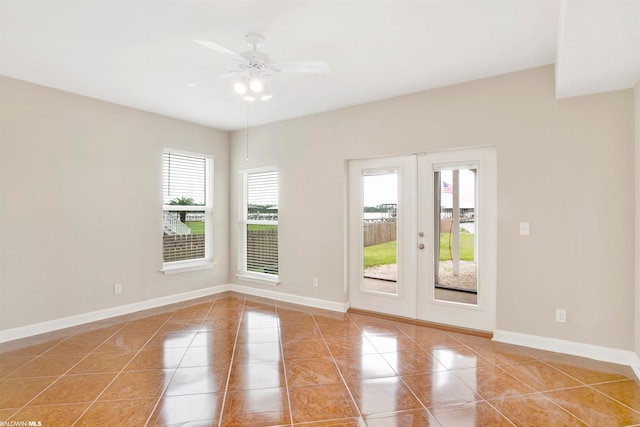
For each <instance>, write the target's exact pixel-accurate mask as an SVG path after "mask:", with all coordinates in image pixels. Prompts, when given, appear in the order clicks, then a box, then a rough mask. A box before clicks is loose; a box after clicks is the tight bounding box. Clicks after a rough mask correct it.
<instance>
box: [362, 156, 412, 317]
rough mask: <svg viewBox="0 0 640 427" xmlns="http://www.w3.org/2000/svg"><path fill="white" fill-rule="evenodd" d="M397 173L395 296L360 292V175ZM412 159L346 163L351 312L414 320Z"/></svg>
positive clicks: (407, 157) (409, 157)
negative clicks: (392, 171)
mask: <svg viewBox="0 0 640 427" xmlns="http://www.w3.org/2000/svg"><path fill="white" fill-rule="evenodd" d="M391 168H396V169H397V170H398V210H397V216H396V221H397V225H396V227H397V229H396V236H397V254H398V260H399V261H401V262H400V263H398V272H397V280H398V281H397V294H395V295H394V294H389V293H381V292H374V291H368V290H365V289H364V278H363V249H364V245H363V241H362V229H363V223H364V218H363V210H362V207H363V171H365V170H375V169H391ZM416 182H417V176H416V156H415V155H408V156H394V157H383V158H375V159H365V160H352V161H350V162H349V303H350V306H351V307H353V308H358V309H362V310H369V311H376V312H380V313H385V314H391V315H395V316H401V317H408V318H411V319H415V318H416V308H417V307H416V293H417V291H416V283H417V280H416V263H415V259H416V239H415V236H416Z"/></svg>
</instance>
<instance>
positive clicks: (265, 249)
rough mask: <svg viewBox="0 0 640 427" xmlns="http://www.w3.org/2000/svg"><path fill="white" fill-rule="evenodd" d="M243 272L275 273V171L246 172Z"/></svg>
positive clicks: (276, 251)
mask: <svg viewBox="0 0 640 427" xmlns="http://www.w3.org/2000/svg"><path fill="white" fill-rule="evenodd" d="M245 182H246V197H245V202H246V203H245V209H244V213H243V216H244V220H243V221H242V226H243V228H244V230H243V233H242V235H243V236H244V242H243V247H244V260H245V262H244V266H243V268H244V271H245V272H248V273H258V274H268V275H276V276H277V275H278V171H276V170H270V171H261V172H248V173H246V181H245Z"/></svg>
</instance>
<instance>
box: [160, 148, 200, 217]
mask: <svg viewBox="0 0 640 427" xmlns="http://www.w3.org/2000/svg"><path fill="white" fill-rule="evenodd" d="M162 169H163V176H164V181H163V186H162V189H163V191H162V198H163V201H164V204H165V205H167V204H169V203H170V202H171V201H172V200H176V199H180V198H185V199H189V198H190V199H192V200H193V203H192V204H194V205H202V206H204V205H206V204H207V191H206V189H207V159H206V158H205V157H195V156H190V155H183V154H175V153H171V152H164V153H163V159H162Z"/></svg>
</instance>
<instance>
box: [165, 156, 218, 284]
mask: <svg viewBox="0 0 640 427" xmlns="http://www.w3.org/2000/svg"><path fill="white" fill-rule="evenodd" d="M167 153H168V154H175V155H181V156H189V157H197V158H203V159H205V176H206V180H205V205H166V204H165V203H164V178H165V176H164V168H162V180H163V181H162V182H163V183H162V195H161V199H162V200H161V203H162V212H163V215H164V212H165V211H172V212H176V211H187V212H189V211H194V210H199V211H200V210H201V211H204V217H205V220H204V235H205V239H204V257H203V258H196V259H189V260H180V261H169V262H165V261H164V258H163V255H162V254H161V260H162V269H161V270H160V271H161V272H162V273H164V274H175V273H182V272H186V271H195V270H203V269H207V268H213V266H214V265H215V262H214V257H213V255H214V254H213V220H214V217H213V207H214V200H213V184H214V183H213V179H214V176H213V173H214V157H213V155H210V154H204V153H196V152H191V151H184V150H178V149H173V148H166V147H165V148H163V150H162V162H164V155H165V154H167ZM162 250H163V251H164V244H163V246H162Z"/></svg>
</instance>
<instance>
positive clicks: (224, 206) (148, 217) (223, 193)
mask: <svg viewBox="0 0 640 427" xmlns="http://www.w3.org/2000/svg"><path fill="white" fill-rule="evenodd" d="M0 84H1V91H2V92H1V95H2V96H1V108H2V110H1V122H0V126H1V132H2V133H1V145H0V189H1V193H0V194H1V197H0V202H1V204H0V229H1V230H2V231H1V235H0V236H1V239H0V262H1V264H0V305H1V307H2V308H1V309H0V330H4V329H10V328H14V327H19V326H23V325H29V324H33V323H37V322H42V321H47V320H53V319H59V318H63V317H66V316H71V315H76V314H82V313H87V312H91V311H95V310H100V309H105V308H111V307H116V306H119V305H123V304H129V303H134V302H139V301H144V300H148V299H152V298H158V297H162V296H168V295H173V294H179V293H182V292H187V291H193V290H197V289H202V288H205V287H209V286H214V285H218V284H224V283H228V282H227V280H228V265H229V262H228V231H227V230H228V188H229V183H228V176H229V172H228V163H229V143H228V134H227V133H226V132H221V131H217V130H213V129H210V128H206V127H202V126H196V125H193V124H188V123H185V122H181V121H178V120H174V119H169V118H166V117H162V116H158V115H154V114H150V113H146V112H142V111H138V110H135V109H131V108H126V107H122V106H118V105H114V104H110V103H106V102H102V101H98V100H95V99H91V98H85V97H81V96H77V95H73V94H70V93H66V92H61V91H58V90H54V89H50V88H46V87H42V86H37V85H33V84H29V83H26V82H22V81H18V80H13V79H8V78H1V80H0ZM163 147H171V148H178V149H182V150H189V151H195V152H201V153H207V154H212V155H213V156H214V157H215V160H214V161H215V202H216V204H215V226H214V228H215V231H214V232H215V235H216V238H215V258H216V262H217V265H216V266H215V268H214V269H210V270H203V271H197V272H189V273H182V274H175V275H170V276H165V275H163V274H162V273H160V272H159V270H160V267H161V265H162V240H161V239H162V233H161V229H162V228H161V227H162V226H161V223H162V220H161V186H162V178H161V177H162V164H161V162H162V161H161V158H162V149H163ZM114 283H122V285H123V293H122V295H113V291H112V287H113V284H114Z"/></svg>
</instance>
